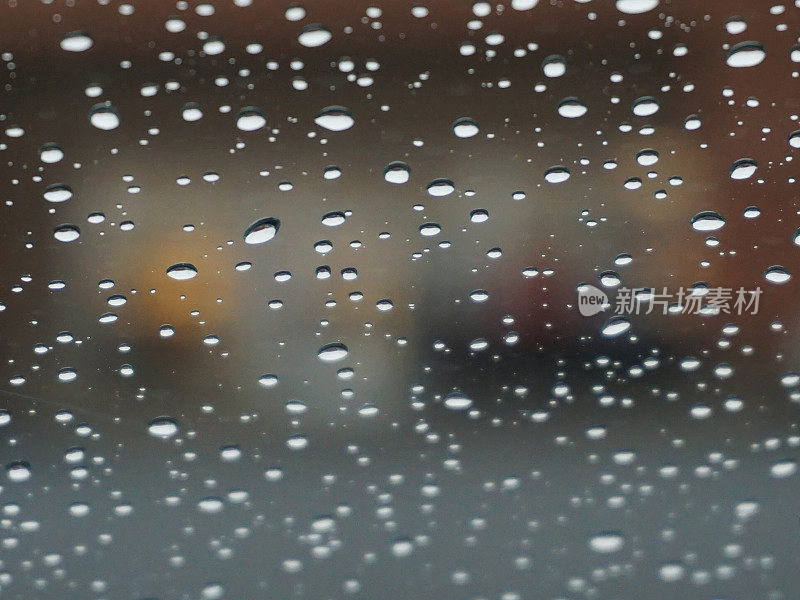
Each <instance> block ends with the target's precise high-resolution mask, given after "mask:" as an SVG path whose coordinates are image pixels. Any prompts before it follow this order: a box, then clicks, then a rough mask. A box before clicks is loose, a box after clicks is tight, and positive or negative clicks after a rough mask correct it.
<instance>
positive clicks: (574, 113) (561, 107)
mask: <svg viewBox="0 0 800 600" xmlns="http://www.w3.org/2000/svg"><path fill="white" fill-rule="evenodd" d="M588 110H589V109H588V108H587V106H586V104H584V103H583V101H582V100H579V99H578V98H564V99H563V100H562V101H561V102H559V103H558V114H560V115H561V116H562V117H565V118H567V119H577V118H578V117H582V116H583V115H585V114H586V111H588Z"/></svg>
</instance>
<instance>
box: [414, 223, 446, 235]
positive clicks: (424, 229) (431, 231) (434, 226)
mask: <svg viewBox="0 0 800 600" xmlns="http://www.w3.org/2000/svg"><path fill="white" fill-rule="evenodd" d="M441 231H442V228H441V227H440V226H439V224H438V223H425V224H424V225H420V226H419V233H420V235H423V236H425V237H431V236H434V235H438V234H439V233H441Z"/></svg>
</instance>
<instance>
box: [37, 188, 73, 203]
mask: <svg viewBox="0 0 800 600" xmlns="http://www.w3.org/2000/svg"><path fill="white" fill-rule="evenodd" d="M42 196H43V197H44V199H45V200H47V201H48V202H66V201H67V200H69V199H70V198H72V189H71V188H70V187H69V186H68V185H64V184H63V183H54V184H53V185H51V186H48V188H47V189H46V190H45V191H44V194H42Z"/></svg>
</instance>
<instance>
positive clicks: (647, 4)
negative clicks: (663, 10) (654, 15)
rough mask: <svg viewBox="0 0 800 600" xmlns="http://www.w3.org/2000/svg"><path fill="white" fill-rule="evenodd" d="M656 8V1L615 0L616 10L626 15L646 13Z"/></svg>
mask: <svg viewBox="0 0 800 600" xmlns="http://www.w3.org/2000/svg"><path fill="white" fill-rule="evenodd" d="M656 6H658V0H616V7H617V10H618V11H619V12H623V13H625V14H626V15H638V14H641V13H646V12H648V11H651V10H653V9H654V8H655V7H656Z"/></svg>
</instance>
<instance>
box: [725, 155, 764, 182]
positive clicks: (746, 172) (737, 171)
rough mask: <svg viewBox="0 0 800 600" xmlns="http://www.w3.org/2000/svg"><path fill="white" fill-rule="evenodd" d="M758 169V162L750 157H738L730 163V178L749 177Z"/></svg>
mask: <svg viewBox="0 0 800 600" xmlns="http://www.w3.org/2000/svg"><path fill="white" fill-rule="evenodd" d="M756 169H758V163H757V162H756V161H754V160H753V159H752V158H740V159H739V160H737V161H736V162H734V163H733V165H731V179H749V178H750V177H752V176H753V174H754V173H755V172H756Z"/></svg>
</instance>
